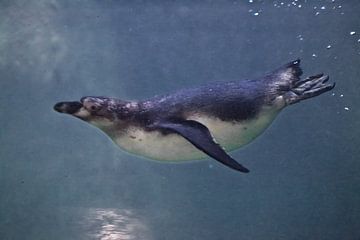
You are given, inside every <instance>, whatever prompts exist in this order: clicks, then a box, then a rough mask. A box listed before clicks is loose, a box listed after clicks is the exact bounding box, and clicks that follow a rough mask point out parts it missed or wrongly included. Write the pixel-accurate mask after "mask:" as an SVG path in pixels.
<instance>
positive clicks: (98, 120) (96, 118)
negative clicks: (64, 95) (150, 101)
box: [54, 96, 134, 130]
mask: <svg viewBox="0 0 360 240" xmlns="http://www.w3.org/2000/svg"><path fill="white" fill-rule="evenodd" d="M130 106H134V104H131V103H129V102H125V101H122V100H119V99H114V98H108V97H92V96H88V97H83V98H81V99H80V101H74V102H59V103H57V104H55V106H54V110H55V111H57V112H60V113H66V114H70V115H72V116H74V117H77V118H80V119H81V120H84V121H86V122H88V123H90V124H92V125H95V126H96V127H98V128H100V129H103V130H105V129H107V128H112V127H115V126H119V125H121V124H122V123H123V122H124V119H126V117H127V115H129V112H130V109H129V108H130Z"/></svg>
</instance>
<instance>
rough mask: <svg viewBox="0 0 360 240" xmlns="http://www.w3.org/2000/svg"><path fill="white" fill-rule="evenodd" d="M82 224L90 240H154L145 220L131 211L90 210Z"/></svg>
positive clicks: (111, 209)
mask: <svg viewBox="0 0 360 240" xmlns="http://www.w3.org/2000/svg"><path fill="white" fill-rule="evenodd" d="M81 224H82V225H83V227H84V228H85V232H86V233H87V236H88V237H89V238H90V239H99V240H132V239H144V240H151V239H152V237H151V235H150V231H149V229H148V227H147V226H146V224H145V223H144V219H141V217H138V216H137V215H136V214H135V213H134V211H133V210H130V209H116V208H90V209H88V210H87V211H86V212H85V213H84V220H83V222H82V223H81Z"/></svg>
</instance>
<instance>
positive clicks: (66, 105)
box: [54, 102, 83, 114]
mask: <svg viewBox="0 0 360 240" xmlns="http://www.w3.org/2000/svg"><path fill="white" fill-rule="evenodd" d="M82 106H83V105H82V103H80V102H58V103H57V104H55V105H54V110H55V111H57V112H59V113H67V114H74V113H76V112H78V111H79V110H80V108H82Z"/></svg>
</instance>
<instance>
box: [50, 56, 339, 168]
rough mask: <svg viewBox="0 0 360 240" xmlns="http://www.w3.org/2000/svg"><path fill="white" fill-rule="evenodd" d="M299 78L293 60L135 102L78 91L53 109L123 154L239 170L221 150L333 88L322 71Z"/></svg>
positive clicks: (246, 140) (258, 132)
mask: <svg viewBox="0 0 360 240" xmlns="http://www.w3.org/2000/svg"><path fill="white" fill-rule="evenodd" d="M301 75H302V70H301V68H300V59H297V60H295V61H292V62H290V63H287V64H285V65H283V66H282V67H280V68H278V69H276V70H274V71H272V72H270V73H268V74H266V75H265V76H263V77H260V78H255V79H251V80H242V81H230V82H213V83H209V84H206V85H203V86H199V87H195V88H190V89H182V90H179V91H176V92H174V93H172V94H168V95H163V96H155V97H152V98H149V99H146V100H140V101H127V100H121V99H117V98H112V97H94V96H86V97H82V98H81V99H80V101H69V102H58V103H56V104H55V106H54V110H55V111H57V112H60V113H66V114H69V115H72V116H74V117H76V118H79V119H81V120H83V121H85V122H87V123H89V124H91V125H94V126H96V127H97V128H99V129H101V130H102V131H103V132H104V133H105V134H106V135H108V136H109V137H110V138H111V139H112V140H113V141H114V143H115V144H116V145H118V146H119V147H120V148H122V149H123V150H125V151H127V152H129V153H133V154H136V155H141V156H143V157H146V158H150V159H155V160H159V161H186V160H195V159H202V158H206V157H207V156H210V157H211V158H213V159H215V160H217V161H218V162H220V163H222V164H224V165H226V166H228V167H230V168H232V169H234V170H237V171H240V172H244V173H247V172H249V170H248V169H247V168H246V167H244V166H243V165H241V164H240V163H238V162H237V161H236V160H235V159H233V158H232V157H231V156H230V155H229V154H228V152H230V151H233V150H235V149H238V148H240V147H242V146H244V145H246V144H248V143H250V142H251V141H253V140H254V139H255V138H256V137H258V136H259V135H261V133H262V132H263V131H264V130H265V129H266V128H267V127H268V126H269V125H270V124H271V122H272V121H273V120H274V119H275V118H276V116H277V115H278V114H279V113H280V112H281V110H283V109H284V108H285V107H287V106H289V105H292V104H295V103H298V102H300V101H302V100H305V99H309V98H313V97H316V96H318V95H320V94H322V93H325V92H327V91H330V90H331V89H333V88H334V87H335V83H332V84H329V83H327V81H328V80H329V76H327V75H324V74H317V75H314V76H309V77H307V78H304V79H301V78H300V76H301Z"/></svg>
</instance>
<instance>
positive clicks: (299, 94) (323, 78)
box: [285, 73, 335, 105]
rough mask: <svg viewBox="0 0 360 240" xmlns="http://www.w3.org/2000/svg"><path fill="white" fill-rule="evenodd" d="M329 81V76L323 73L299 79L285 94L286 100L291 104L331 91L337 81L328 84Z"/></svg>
mask: <svg viewBox="0 0 360 240" xmlns="http://www.w3.org/2000/svg"><path fill="white" fill-rule="evenodd" d="M327 81H329V76H328V75H324V74H323V73H321V74H317V75H314V76H310V77H307V78H305V79H302V80H299V81H297V82H296V83H295V84H294V86H293V87H292V88H291V89H290V91H289V92H287V93H286V94H285V101H286V102H287V104H289V105H290V104H294V103H297V102H299V101H302V100H305V99H308V98H312V97H316V96H318V95H320V94H322V93H324V92H327V91H330V90H331V89H333V88H334V87H335V83H332V84H327V83H326V82H327Z"/></svg>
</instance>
